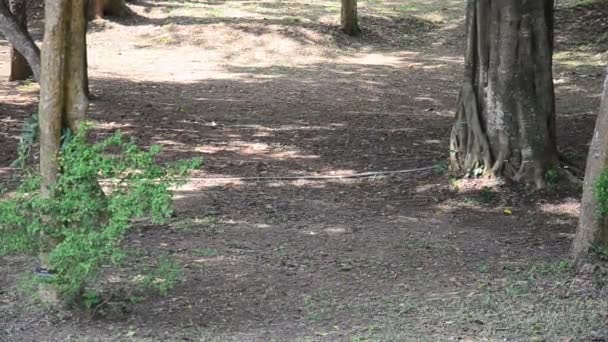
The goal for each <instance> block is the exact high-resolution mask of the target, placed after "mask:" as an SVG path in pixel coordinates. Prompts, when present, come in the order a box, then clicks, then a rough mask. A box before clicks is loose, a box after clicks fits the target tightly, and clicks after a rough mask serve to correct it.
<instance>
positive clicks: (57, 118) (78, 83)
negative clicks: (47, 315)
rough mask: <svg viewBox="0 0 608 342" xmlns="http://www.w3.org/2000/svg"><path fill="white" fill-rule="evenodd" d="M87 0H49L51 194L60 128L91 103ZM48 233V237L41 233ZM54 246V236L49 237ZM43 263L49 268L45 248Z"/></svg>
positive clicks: (45, 80) (46, 92)
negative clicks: (87, 91)
mask: <svg viewBox="0 0 608 342" xmlns="http://www.w3.org/2000/svg"><path fill="white" fill-rule="evenodd" d="M84 6H85V0H46V1H45V25H44V32H45V33H44V41H43V49H42V74H41V77H40V102H39V108H38V115H39V125H40V173H41V176H42V189H41V191H42V193H43V194H44V195H45V196H52V195H53V194H52V193H51V189H52V187H53V185H54V184H55V183H56V182H57V177H58V176H59V164H58V161H57V156H58V153H59V150H60V146H61V131H62V129H63V128H64V127H65V128H70V129H72V130H73V131H75V130H76V129H77V128H78V126H79V124H80V123H81V122H82V121H83V120H84V118H85V114H86V111H87V107H88V99H87V96H86V94H85V82H84V81H85V75H86V70H85V64H84V61H85V50H86V46H85V40H84V39H83V37H84V36H85V28H86V18H85V15H84V12H85V11H84ZM43 238H44V237H43ZM45 242H46V243H48V244H50V245H51V246H52V244H53V241H48V240H46V241H45ZM40 263H41V267H43V268H47V269H48V268H49V265H48V260H47V257H46V254H45V253H44V251H42V253H41V256H40ZM40 294H41V296H42V298H44V299H45V300H47V301H49V302H56V301H57V300H58V296H57V293H56V292H55V291H54V290H53V289H52V288H49V287H42V288H41V293H40Z"/></svg>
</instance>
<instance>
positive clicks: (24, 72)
mask: <svg viewBox="0 0 608 342" xmlns="http://www.w3.org/2000/svg"><path fill="white" fill-rule="evenodd" d="M9 8H10V10H11V13H13V16H15V19H16V20H17V21H18V22H19V24H21V27H22V28H23V30H24V31H26V32H27V2H26V0H9ZM10 58H11V72H10V75H9V77H8V80H9V81H23V80H26V79H28V78H29V77H32V76H33V74H32V69H31V68H30V66H29V65H28V64H27V60H26V59H25V57H23V55H22V54H21V53H19V51H17V49H15V47H11V56H10Z"/></svg>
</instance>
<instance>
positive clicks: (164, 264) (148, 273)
mask: <svg viewBox="0 0 608 342" xmlns="http://www.w3.org/2000/svg"><path fill="white" fill-rule="evenodd" d="M143 273H144V274H143V275H139V276H137V277H135V281H136V282H137V283H138V285H139V287H141V288H144V289H153V290H156V291H158V293H159V294H160V295H162V296H165V295H167V292H169V290H171V289H172V288H173V287H174V286H175V285H176V284H177V283H179V282H180V280H181V279H182V278H183V270H182V268H181V267H180V265H178V264H177V263H175V262H174V261H173V260H171V259H169V258H162V259H160V261H159V262H158V264H157V265H155V266H154V267H149V268H147V269H145V270H144V272H143Z"/></svg>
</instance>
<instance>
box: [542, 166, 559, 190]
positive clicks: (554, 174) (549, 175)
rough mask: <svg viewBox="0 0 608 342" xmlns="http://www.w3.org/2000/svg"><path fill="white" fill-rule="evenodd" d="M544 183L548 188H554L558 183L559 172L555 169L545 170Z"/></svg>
mask: <svg viewBox="0 0 608 342" xmlns="http://www.w3.org/2000/svg"><path fill="white" fill-rule="evenodd" d="M545 181H546V182H547V184H548V185H549V186H550V187H554V186H555V185H557V182H559V172H558V171H557V169H555V168H551V169H549V170H547V172H546V173H545Z"/></svg>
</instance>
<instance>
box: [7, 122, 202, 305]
mask: <svg viewBox="0 0 608 342" xmlns="http://www.w3.org/2000/svg"><path fill="white" fill-rule="evenodd" d="M87 130H88V129H87V127H82V128H81V129H80V130H79V132H78V133H77V134H76V135H72V136H69V135H66V136H64V137H69V139H64V140H65V141H64V143H63V145H62V150H61V152H60V154H59V157H58V158H59V166H60V176H59V177H58V180H57V182H56V184H55V185H54V186H53V188H52V189H50V193H51V195H50V196H43V195H42V193H41V192H40V175H39V174H37V173H29V174H27V175H26V176H25V178H24V182H23V183H22V184H21V185H20V187H19V188H18V190H17V191H16V193H15V194H14V195H12V196H10V197H7V198H5V199H3V200H1V201H0V254H9V253H11V254H15V253H29V254H33V255H35V254H38V253H43V254H47V255H48V264H49V266H50V268H51V270H52V274H51V275H50V276H49V277H44V279H45V282H49V283H52V284H53V285H54V286H55V287H56V288H57V290H58V291H59V292H60V294H61V295H62V296H63V298H64V299H65V300H66V301H73V300H79V301H81V300H83V299H84V300H85V301H86V302H87V303H89V304H91V305H92V304H94V302H95V299H94V298H93V297H94V296H84V297H83V290H84V288H85V285H86V284H87V283H89V282H92V281H94V279H95V276H96V275H98V273H99V270H100V268H101V266H103V265H112V264H118V263H119V262H120V261H121V260H122V259H123V254H124V253H123V252H122V250H121V248H120V243H121V241H122V239H123V237H124V235H125V233H126V232H127V231H128V230H129V228H131V221H132V220H133V219H135V218H143V217H150V218H151V220H152V222H153V223H161V222H164V221H165V219H166V218H168V217H169V216H170V214H171V212H172V209H171V205H172V195H171V191H170V187H172V186H174V185H177V184H179V183H181V182H182V179H183V178H184V177H185V176H186V175H187V173H188V172H189V171H190V170H192V169H194V168H198V167H200V165H201V161H200V160H198V159H193V160H185V161H179V162H177V163H175V164H172V165H168V166H163V165H159V164H158V163H157V162H156V161H155V159H156V156H157V155H158V153H159V152H160V147H159V146H151V147H150V148H149V150H147V151H146V150H142V149H140V148H139V147H138V146H137V145H136V144H135V143H134V142H133V141H132V140H127V139H126V138H125V137H124V136H122V135H121V134H120V133H116V134H114V135H112V136H111V137H109V138H107V139H105V140H103V141H101V142H98V143H95V144H90V143H87V139H86V137H87ZM98 180H104V183H103V190H102V186H100V183H99V182H98ZM5 197H6V196H5ZM41 278H42V277H41Z"/></svg>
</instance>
